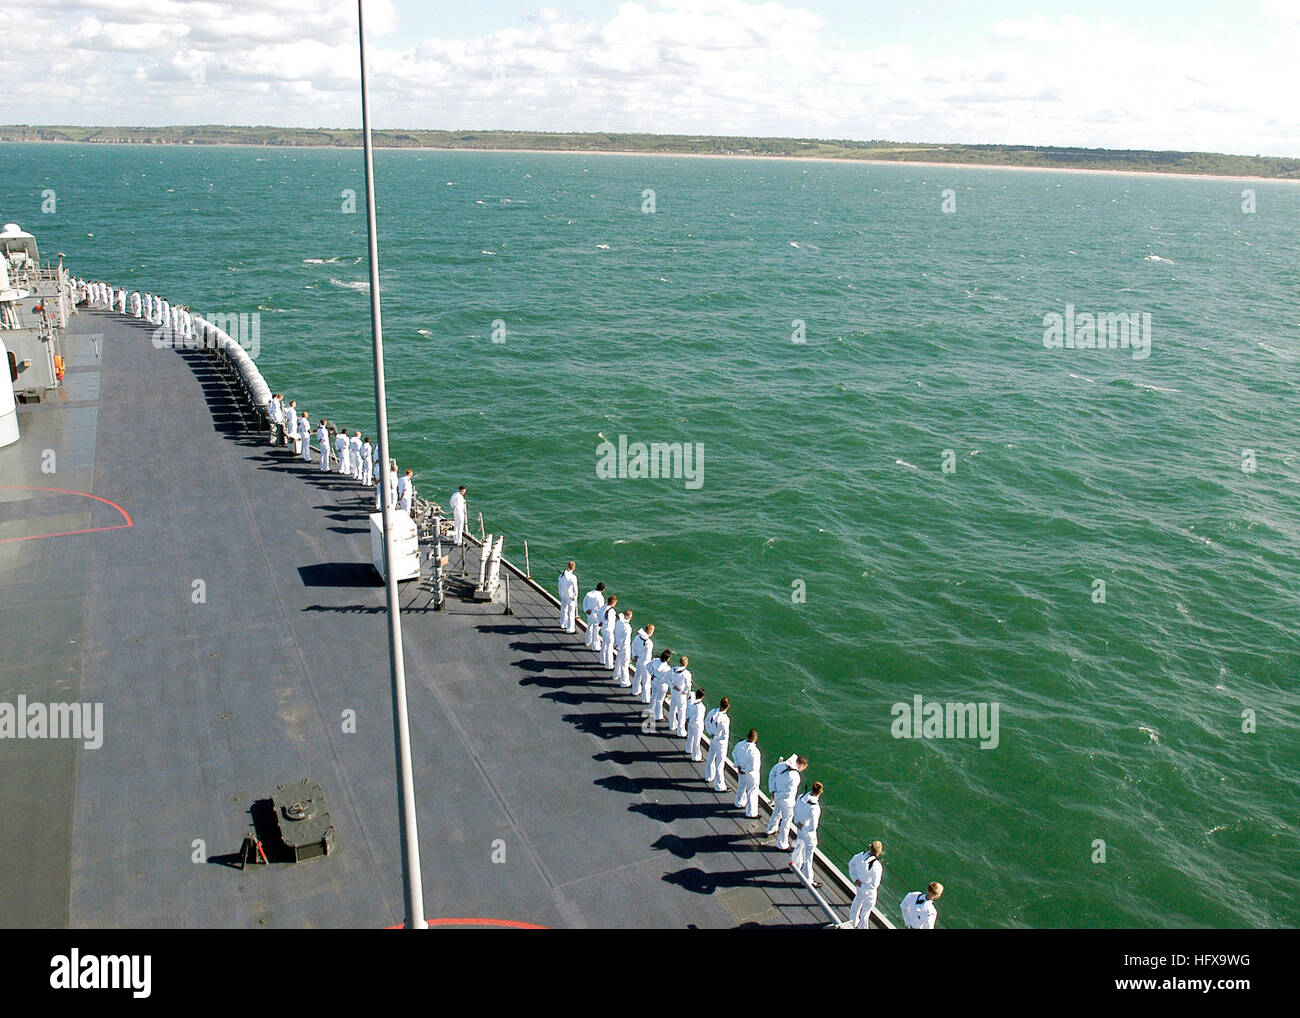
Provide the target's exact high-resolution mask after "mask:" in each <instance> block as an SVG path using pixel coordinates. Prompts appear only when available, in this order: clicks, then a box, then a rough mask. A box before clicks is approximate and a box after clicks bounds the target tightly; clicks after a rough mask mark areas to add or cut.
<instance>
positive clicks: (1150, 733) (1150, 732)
mask: <svg viewBox="0 0 1300 1018" xmlns="http://www.w3.org/2000/svg"><path fill="white" fill-rule="evenodd" d="M1138 731H1139V732H1146V733H1147V738H1149V739H1150V740H1151V741H1152V742H1154V743H1157V744H1158V743H1159V742H1160V733H1159V732H1157V731H1156V730H1155V729H1154V728H1148V727H1147V726H1146V725H1138Z"/></svg>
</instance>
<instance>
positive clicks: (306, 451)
mask: <svg viewBox="0 0 1300 1018" xmlns="http://www.w3.org/2000/svg"><path fill="white" fill-rule="evenodd" d="M298 434H300V435H301V436H302V458H303V462H304V463H310V462H311V420H310V419H309V418H308V417H307V415H306V414H303V415H302V417H301V418H299V420H298Z"/></svg>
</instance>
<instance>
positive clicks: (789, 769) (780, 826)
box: [765, 753, 803, 852]
mask: <svg viewBox="0 0 1300 1018" xmlns="http://www.w3.org/2000/svg"><path fill="white" fill-rule="evenodd" d="M798 759H799V755H798V754H797V753H791V754H790V756H789V757H787V758H786V759H785V760H778V761H777V762H776V766H775V767H773V768H772V769H771V770H770V771H769V772H768V775H767V790H768V791H769V792H770V793H771V794H772V819H771V820H769V821H768V823H767V831H766V832H765V833H767V834H775V835H776V847H777V848H779V849H780V850H781V851H782V852H786V851H789V849H790V824H791V823H792V822H793V821H794V803H795V799H797V798H798V797H799V780H800V778H802V776H803V775H801V774H800V773H799V768H798V767H796V766H795V761H796V760H798Z"/></svg>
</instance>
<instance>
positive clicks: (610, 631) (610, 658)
mask: <svg viewBox="0 0 1300 1018" xmlns="http://www.w3.org/2000/svg"><path fill="white" fill-rule="evenodd" d="M617 605H618V595H617V594H611V595H610V596H609V600H607V601H606V602H605V607H604V608H602V609H601V610H600V663H601V664H602V665H604V666H605V667H606V668H608V669H609V670H610V671H611V672H613V670H614V620H615V619H616V618H618V612H617V611H616V610H615V608H616V606H617Z"/></svg>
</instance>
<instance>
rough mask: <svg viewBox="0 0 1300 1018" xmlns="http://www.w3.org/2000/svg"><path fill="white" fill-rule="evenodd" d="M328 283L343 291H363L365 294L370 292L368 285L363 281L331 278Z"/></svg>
mask: <svg viewBox="0 0 1300 1018" xmlns="http://www.w3.org/2000/svg"><path fill="white" fill-rule="evenodd" d="M330 282H331V283H333V284H334V285H335V286H339V287H342V288H343V289H344V290H365V291H366V292H367V293H368V292H369V291H370V284H369V283H367V282H366V281H365V280H364V279H359V280H347V279H333V278H331V279H330Z"/></svg>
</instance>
